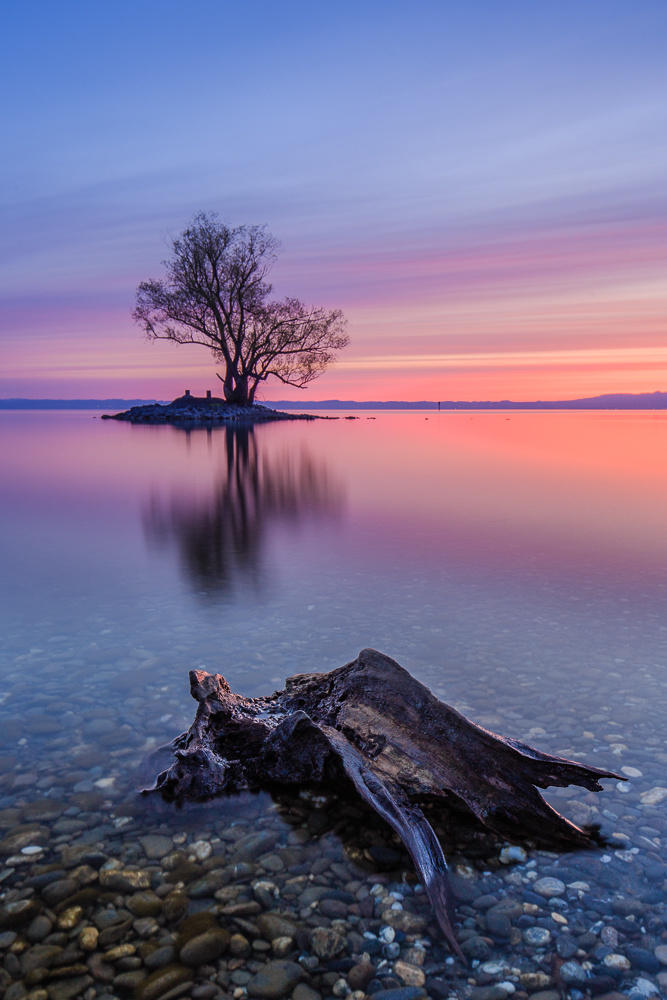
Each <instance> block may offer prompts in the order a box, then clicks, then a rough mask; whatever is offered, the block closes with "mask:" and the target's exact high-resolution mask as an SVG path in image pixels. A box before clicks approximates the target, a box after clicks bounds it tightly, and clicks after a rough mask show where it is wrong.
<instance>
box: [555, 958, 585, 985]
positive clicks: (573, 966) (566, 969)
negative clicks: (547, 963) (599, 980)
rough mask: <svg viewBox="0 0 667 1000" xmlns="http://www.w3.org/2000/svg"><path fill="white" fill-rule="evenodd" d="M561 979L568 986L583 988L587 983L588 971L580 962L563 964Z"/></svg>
mask: <svg viewBox="0 0 667 1000" xmlns="http://www.w3.org/2000/svg"><path fill="white" fill-rule="evenodd" d="M560 978H561V979H562V980H563V982H564V983H567V984H568V986H583V984H584V983H585V982H586V978H587V975H586V970H585V969H584V967H583V966H582V965H580V964H579V962H574V961H572V962H563V964H562V965H561V967H560Z"/></svg>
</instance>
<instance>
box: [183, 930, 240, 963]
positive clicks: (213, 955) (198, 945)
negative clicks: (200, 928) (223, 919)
mask: <svg viewBox="0 0 667 1000" xmlns="http://www.w3.org/2000/svg"><path fill="white" fill-rule="evenodd" d="M229 938H230V935H229V931H226V930H224V929H223V928H217V929H215V930H209V931H205V932H204V933H203V934H198V935H197V936H196V937H193V938H190V940H189V941H187V942H186V943H185V944H184V945H183V947H182V948H181V950H180V952H179V958H180V960H181V962H182V963H183V964H184V965H205V964H206V963H207V962H213V961H215V960H216V959H217V958H220V956H221V955H224V953H225V952H226V951H227V948H228V946H229Z"/></svg>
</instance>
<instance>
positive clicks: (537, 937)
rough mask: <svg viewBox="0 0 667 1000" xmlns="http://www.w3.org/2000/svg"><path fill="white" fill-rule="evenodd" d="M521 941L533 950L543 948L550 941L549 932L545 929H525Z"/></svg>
mask: <svg viewBox="0 0 667 1000" xmlns="http://www.w3.org/2000/svg"><path fill="white" fill-rule="evenodd" d="M523 939H524V941H525V942H526V944H529V945H532V946H533V947H534V948H543V947H544V945H546V944H548V943H549V941H551V932H550V931H548V930H547V929H546V927H527V928H526V930H525V931H524V932H523Z"/></svg>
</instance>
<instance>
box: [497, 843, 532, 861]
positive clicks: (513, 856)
mask: <svg viewBox="0 0 667 1000" xmlns="http://www.w3.org/2000/svg"><path fill="white" fill-rule="evenodd" d="M527 857H528V855H527V854H526V851H525V849H524V848H523V847H520V846H519V845H518V844H510V845H508V846H507V847H503V849H502V850H501V852H500V861H501V863H502V864H503V865H513V864H523V862H524V861H525V860H526V859H527Z"/></svg>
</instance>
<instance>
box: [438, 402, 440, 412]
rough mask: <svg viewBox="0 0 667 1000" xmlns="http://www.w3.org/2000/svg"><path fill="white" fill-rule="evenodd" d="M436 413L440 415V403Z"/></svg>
mask: <svg viewBox="0 0 667 1000" xmlns="http://www.w3.org/2000/svg"><path fill="white" fill-rule="evenodd" d="M438 413H440V403H438Z"/></svg>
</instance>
